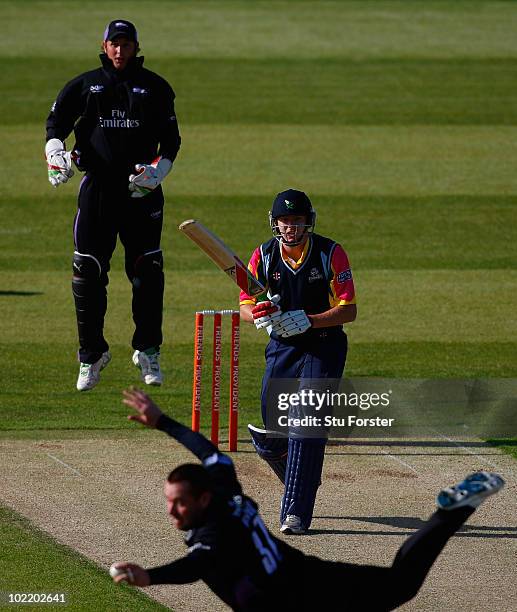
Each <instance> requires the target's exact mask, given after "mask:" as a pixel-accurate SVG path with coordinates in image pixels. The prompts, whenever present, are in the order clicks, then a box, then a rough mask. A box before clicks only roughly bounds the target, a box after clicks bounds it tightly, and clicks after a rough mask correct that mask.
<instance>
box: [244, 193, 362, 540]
mask: <svg viewBox="0 0 517 612" xmlns="http://www.w3.org/2000/svg"><path fill="white" fill-rule="evenodd" d="M269 218H270V225H271V229H272V231H273V238H272V239H270V240H269V241H268V242H265V243H263V244H261V245H260V246H259V247H258V248H257V249H255V251H254V252H253V254H252V256H251V260H250V262H249V269H250V271H251V272H252V273H253V274H254V275H255V277H256V278H257V279H258V280H259V281H260V282H261V283H262V284H263V285H264V286H265V287H266V288H267V291H268V295H269V297H270V299H269V300H267V301H262V302H259V303H257V298H253V297H251V296H249V295H247V294H246V293H245V292H241V295H240V304H241V307H240V310H241V318H242V320H244V321H247V322H249V323H255V325H256V327H257V329H264V328H265V329H267V331H268V333H269V334H270V339H269V343H268V345H267V347H266V369H265V373H264V377H263V380H262V399H261V403H262V420H263V422H264V425H265V424H266V422H267V411H268V406H267V390H268V384H269V382H270V380H273V379H302V381H303V379H306V380H311V381H314V380H320V379H322V380H324V379H334V380H336V379H340V378H341V377H342V375H343V371H344V368H345V361H346V355H347V337H346V334H345V332H344V331H343V324H344V323H350V322H352V321H354V320H355V318H356V316H357V308H356V303H355V290H354V283H353V280H352V272H351V270H350V264H349V262H348V257H347V254H346V253H345V251H344V250H343V248H342V247H341V246H340V245H339V244H338V243H336V242H334V241H333V240H331V239H330V238H325V237H324V236H320V235H318V234H315V233H314V226H315V222H316V213H315V211H314V209H313V207H312V204H311V201H310V199H309V198H308V196H307V195H306V194H305V193H303V192H302V191H298V190H295V189H288V190H287V191H283V192H281V193H279V194H278V195H277V196H276V198H275V199H274V202H273V207H272V210H271V212H270V213H269ZM249 431H250V434H251V437H252V440H253V444H254V446H255V449H256V451H257V453H258V454H259V456H260V457H262V458H263V459H265V460H266V461H267V462H268V463H269V465H270V466H271V467H272V468H273V470H274V472H275V473H276V474H277V476H278V477H279V478H280V480H281V481H282V483H283V484H284V485H285V490H284V496H283V499H282V507H281V512H280V525H281V527H280V529H281V531H282V532H284V533H287V534H302V533H305V532H306V531H307V529H308V528H309V527H310V524H311V520H312V514H313V510H314V504H315V501H316V492H317V489H318V486H319V484H320V479H321V472H322V468H323V459H324V454H325V445H326V439H325V438H308V437H307V438H304V437H303V436H302V437H293V436H290V437H289V439H285V438H284V439H279V438H272V437H270V436H269V435H267V432H266V430H264V429H260V428H257V427H254V426H252V425H250V426H249Z"/></svg>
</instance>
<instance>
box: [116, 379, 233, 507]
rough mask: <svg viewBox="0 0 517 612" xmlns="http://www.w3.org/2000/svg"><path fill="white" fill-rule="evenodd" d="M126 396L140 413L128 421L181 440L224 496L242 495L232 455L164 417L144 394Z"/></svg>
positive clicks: (127, 392) (132, 392) (135, 391)
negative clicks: (226, 453) (201, 463)
mask: <svg viewBox="0 0 517 612" xmlns="http://www.w3.org/2000/svg"><path fill="white" fill-rule="evenodd" d="M122 393H123V396H124V399H123V400H122V401H123V402H124V404H126V406H130V407H131V408H134V409H135V410H136V411H137V412H138V414H132V415H129V416H128V420H130V421H137V422H138V423H141V424H142V425H145V426H146V427H150V428H152V429H159V430H160V431H163V432H164V433H166V434H167V435H169V436H171V438H174V439H175V440H177V441H178V442H179V443H180V444H182V445H183V446H184V447H185V448H187V449H188V450H189V451H190V452H191V453H193V454H194V455H195V456H196V457H197V458H198V459H199V460H200V461H202V462H203V465H204V466H205V468H206V469H207V470H208V471H209V472H210V475H211V477H212V478H213V481H214V484H215V485H216V487H217V488H218V489H219V492H220V493H223V494H228V495H240V494H241V493H242V488H241V485H240V483H239V481H238V480H237V475H236V473H235V467H234V465H233V461H232V460H231V459H230V457H228V455H225V454H224V453H221V452H220V451H219V449H218V448H217V447H216V446H214V445H213V444H212V442H210V441H209V440H207V438H205V436H203V435H202V434H200V433H196V432H195V431H192V430H191V429H189V428H188V427H185V425H182V424H181V423H179V422H178V421H175V420H174V419H171V418H170V417H168V416H167V415H166V414H164V413H163V412H162V411H161V410H160V408H159V407H158V406H157V405H156V404H155V403H154V402H153V401H152V399H151V398H150V397H149V396H148V395H146V394H145V393H144V392H143V391H140V390H138V389H133V388H131V389H128V390H125V391H123V392H122Z"/></svg>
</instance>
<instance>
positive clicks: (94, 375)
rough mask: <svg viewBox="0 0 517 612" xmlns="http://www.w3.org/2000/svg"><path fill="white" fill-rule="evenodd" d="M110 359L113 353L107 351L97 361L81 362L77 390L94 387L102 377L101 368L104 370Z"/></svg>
mask: <svg viewBox="0 0 517 612" xmlns="http://www.w3.org/2000/svg"><path fill="white" fill-rule="evenodd" d="M110 361H111V354H110V352H109V351H106V352H105V353H102V356H101V358H100V359H99V360H97V361H96V362H95V363H81V365H80V366H79V377H78V378H77V385H76V386H77V390H78V391H89V390H90V389H93V388H94V387H95V385H97V384H98V382H99V381H100V379H101V370H104V368H105V367H106V366H107V365H108V363H109V362H110Z"/></svg>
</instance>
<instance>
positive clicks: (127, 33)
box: [104, 19, 138, 42]
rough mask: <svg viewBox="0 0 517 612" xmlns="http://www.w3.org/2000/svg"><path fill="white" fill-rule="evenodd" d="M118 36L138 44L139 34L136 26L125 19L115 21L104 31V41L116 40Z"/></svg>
mask: <svg viewBox="0 0 517 612" xmlns="http://www.w3.org/2000/svg"><path fill="white" fill-rule="evenodd" d="M117 36H124V37H125V38H127V39H128V40H133V41H135V42H138V33H137V31H136V28H135V26H134V25H133V24H132V23H131V22H130V21H126V20H125V19H115V21H112V22H110V23H109V24H108V25H107V27H106V29H105V30H104V40H105V41H106V40H115V38H117Z"/></svg>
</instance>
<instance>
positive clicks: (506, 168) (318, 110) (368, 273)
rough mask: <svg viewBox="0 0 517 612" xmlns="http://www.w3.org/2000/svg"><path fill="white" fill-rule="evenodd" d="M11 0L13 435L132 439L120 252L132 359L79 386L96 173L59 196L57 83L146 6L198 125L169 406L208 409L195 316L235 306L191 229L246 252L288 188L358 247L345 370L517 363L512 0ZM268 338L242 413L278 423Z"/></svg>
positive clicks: (3, 109) (189, 144)
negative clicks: (82, 281)
mask: <svg viewBox="0 0 517 612" xmlns="http://www.w3.org/2000/svg"><path fill="white" fill-rule="evenodd" d="M0 7H1V9H2V20H3V35H2V38H1V40H0V57H1V58H2V60H3V62H2V65H3V68H2V89H3V95H2V96H1V97H0V137H1V139H2V142H3V146H2V148H1V150H0V167H2V169H3V172H2V189H1V190H0V214H1V219H2V222H1V224H0V238H1V245H2V248H1V250H0V312H1V320H2V333H1V335H0V389H1V396H0V401H1V408H0V410H1V417H2V418H1V419H0V437H16V436H20V437H22V436H23V437H41V436H46V437H59V436H62V435H76V436H83V435H110V436H120V435H125V434H128V435H129V432H130V429H129V427H130V426H128V425H127V423H126V421H125V419H124V416H125V411H124V410H123V408H122V406H121V404H120V391H121V389H122V388H123V387H124V386H126V385H128V384H131V383H137V382H138V377H137V375H136V370H135V368H134V366H133V365H132V364H131V363H130V358H131V353H132V351H131V349H130V345H129V342H130V338H131V334H132V325H131V315H130V287H129V284H128V282H127V280H126V279H125V277H124V273H123V266H122V256H121V255H122V254H121V251H120V249H118V250H117V252H116V254H115V257H114V260H113V265H112V268H113V269H112V273H111V280H110V286H109V311H108V317H107V321H106V330H107V338H108V340H109V341H110V343H111V348H112V352H113V356H114V359H113V362H112V364H110V366H109V368H108V369H107V370H106V371H105V372H104V373H103V378H102V383H101V385H100V386H99V387H98V388H97V389H95V390H94V391H93V392H92V393H90V394H84V395H79V394H78V393H77V392H76V391H75V379H76V375H77V363H76V361H75V350H76V337H75V319H74V310H73V302H72V296H71V291H70V276H71V253H72V249H73V246H72V232H71V228H72V219H73V214H74V210H75V195H76V192H77V188H78V183H79V178H78V177H77V176H76V177H74V179H73V180H72V183H71V184H69V185H65V186H61V187H60V188H59V189H58V190H53V189H52V188H51V187H50V185H49V184H48V182H47V178H46V167H45V162H44V159H43V145H44V121H45V118H46V115H47V114H48V110H49V108H50V105H51V104H52V102H53V99H54V97H55V95H56V94H57V92H58V91H59V89H60V88H61V87H62V86H63V84H64V83H65V82H66V81H67V80H68V79H70V78H72V77H73V76H75V75H76V74H78V73H79V72H80V71H82V70H86V69H89V68H93V67H96V66H97V59H96V54H97V52H98V47H99V43H100V39H101V36H102V32H103V29H104V27H105V25H106V23H107V22H108V21H110V20H111V19H113V18H116V17H124V18H128V19H132V20H134V21H135V22H136V24H137V26H138V29H139V32H140V39H141V46H142V49H143V53H144V55H145V57H146V64H145V65H146V66H147V67H148V68H150V69H152V70H156V71H157V72H159V73H160V74H162V75H163V76H165V77H166V78H167V79H168V80H169V81H170V82H171V84H172V85H173V87H174V88H175V90H176V93H177V107H176V110H177V114H178V118H179V121H180V128H181V133H182V137H183V146H182V149H181V152H180V154H179V157H178V160H177V162H176V164H175V169H174V171H173V173H172V175H170V176H169V177H168V179H167V181H166V183H165V192H166V199H167V207H166V214H165V227H164V233H163V248H164V255H165V262H166V274H167V286H166V303H165V313H164V314H165V325H164V331H165V343H164V346H163V348H162V354H163V359H162V363H163V369H164V374H165V377H166V384H165V386H164V387H163V388H161V389H159V390H155V391H153V394H154V396H155V397H156V399H157V400H158V402H159V403H161V404H162V405H163V406H164V407H165V408H166V409H167V410H168V411H170V412H171V413H172V414H174V415H175V416H177V417H178V418H179V419H181V420H185V421H188V420H189V418H190V415H189V410H190V409H189V403H190V394H191V388H190V385H191V376H192V341H193V323H194V322H193V312H194V311H195V310H196V309H199V308H222V307H224V308H229V307H232V306H236V304H237V293H236V290H235V287H234V286H233V285H232V284H231V283H230V281H229V280H227V279H226V278H224V276H223V275H222V273H221V272H219V271H218V270H216V269H215V268H214V267H212V264H211V263H210V262H209V261H208V260H206V259H205V257H204V256H203V255H202V254H201V253H200V252H198V251H197V250H196V248H195V247H194V246H193V245H192V244H191V243H190V242H189V241H187V239H186V238H185V237H183V236H182V235H180V233H179V232H178V231H177V230H176V227H177V225H178V223H179V222H181V221H182V220H184V219H186V218H190V217H197V218H199V219H201V220H202V221H203V222H204V223H206V224H207V225H208V226H209V227H211V228H212V229H213V230H214V231H215V232H216V233H217V234H219V235H220V236H221V237H223V239H225V240H226V241H228V242H229V243H230V244H231V245H232V247H233V248H234V249H235V250H236V251H237V252H238V253H239V254H241V256H242V257H243V258H246V257H248V255H249V254H250V253H251V251H252V249H253V248H254V247H255V246H256V245H257V244H258V243H259V242H261V241H263V240H265V239H267V238H268V237H269V236H270V233H269V227H268V223H267V211H268V209H269V206H270V203H271V201H272V198H273V196H274V194H275V193H276V192H278V191H280V190H282V189H284V188H286V187H288V186H293V187H298V188H301V189H304V190H305V191H307V192H308V193H309V194H310V196H311V198H312V201H313V203H314V205H315V208H316V210H317V212H318V224H317V228H318V231H319V232H321V233H323V234H328V235H330V236H332V237H333V238H335V239H336V240H338V241H340V242H341V243H342V244H343V246H344V247H345V249H346V250H347V251H348V253H349V256H350V260H351V263H352V267H353V270H354V274H355V281H356V286H357V294H358V307H359V318H358V320H357V321H356V322H355V323H354V324H353V325H350V326H349V339H350V352H349V359H348V364H347V372H348V374H349V375H354V376H392V377H395V376H396V377H517V340H516V339H517V314H516V313H517V308H516V295H517V291H516V290H517V266H516V263H517V249H516V247H515V244H517V172H516V171H515V169H516V168H517V145H516V142H517V79H516V78H515V74H516V69H517V39H516V37H515V32H516V31H517V4H516V3H512V2H463V1H458V0H455V1H451V2H441V1H433V2H410V1H401V2H390V1H376V2H373V1H372V2H367V1H365V2H346V1H342V2H326V1H321V2H320V1H318V2H316V1H313V2H311V1H301V2H294V1H293V2H283V1H279V2H272V1H271V2H262V1H257V2H253V3H250V2H246V1H244V0H242V1H237V0H236V1H225V2H219V1H216V0H210V1H205V2H201V1H200V2H145V1H144V2H142V1H139V2H133V1H130V2H126V3H125V4H124V5H123V7H122V11H123V12H122V13H119V12H118V11H119V10H120V5H118V4H115V3H100V2H88V1H86V2H77V1H73V0H72V1H66V2H64V1H56V2H52V1H46V2H39V1H30V0H25V1H24V2H15V1H2V2H0ZM77 24H80V28H78V27H77ZM70 144H71V142H70ZM265 341H266V338H265V336H264V335H260V334H258V333H257V332H256V331H255V330H254V329H252V328H246V329H244V330H243V341H242V361H241V364H242V365H241V404H242V416H241V424H242V425H243V426H244V425H245V424H246V423H247V422H248V421H249V420H255V421H257V420H258V412H259V411H258V405H259V383H260V376H261V370H262V363H263V348H264V345H265ZM207 382H208V380H207ZM204 422H205V424H207V422H208V420H207V419H206V418H205V419H204ZM131 427H133V426H131ZM65 430H67V431H65ZM94 430H98V431H97V432H94ZM106 430H110V431H106ZM241 435H243V436H244V435H245V434H244V430H243V429H241ZM511 442H512V441H511V440H509V444H510V445H509V448H510V449H511V448H514V447H512V446H511ZM514 450H515V448H514ZM3 520H4V521H7V522H9V517H8V516H7V515H6V516H3ZM139 602H140V600H138V603H135V604H134V605H135V609H143V608H138V606H139V605H140V603H139ZM126 609H129V607H128V608H126Z"/></svg>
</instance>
